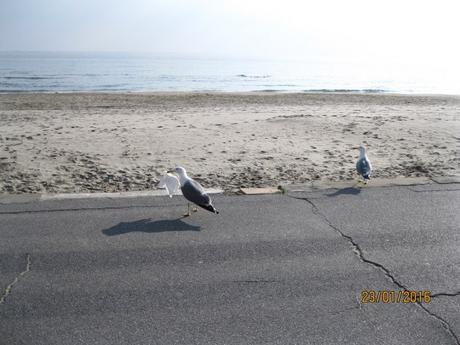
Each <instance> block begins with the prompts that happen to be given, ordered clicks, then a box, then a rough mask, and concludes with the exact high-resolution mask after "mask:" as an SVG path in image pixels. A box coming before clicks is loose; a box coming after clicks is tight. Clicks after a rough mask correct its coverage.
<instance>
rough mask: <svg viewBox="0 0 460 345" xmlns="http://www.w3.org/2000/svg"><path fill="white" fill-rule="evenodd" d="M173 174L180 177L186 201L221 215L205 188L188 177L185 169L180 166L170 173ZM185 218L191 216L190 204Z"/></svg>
mask: <svg viewBox="0 0 460 345" xmlns="http://www.w3.org/2000/svg"><path fill="white" fill-rule="evenodd" d="M172 172H174V173H176V174H177V175H178V176H179V182H180V189H181V191H182V194H183V195H184V197H185V199H187V200H188V201H191V202H193V203H194V204H196V205H198V206H200V207H202V208H204V209H205V210H208V211H210V212H213V213H216V214H219V211H217V210H216V208H215V207H214V206H213V204H212V200H211V197H210V196H209V195H208V194H206V192H205V191H204V189H203V187H201V185H200V184H199V183H198V182H196V181H195V180H193V179H192V178H190V177H188V175H187V172H186V171H185V169H184V168H183V167H180V166H178V167H176V168H175V169H174V170H170V171H168V173H172ZM194 211H196V210H194ZM184 216H186V217H188V216H190V203H188V208H187V213H186V214H185V215H184Z"/></svg>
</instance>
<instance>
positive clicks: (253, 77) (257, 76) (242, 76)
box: [236, 74, 271, 79]
mask: <svg viewBox="0 0 460 345" xmlns="http://www.w3.org/2000/svg"><path fill="white" fill-rule="evenodd" d="M236 76H237V77H240V78H249V79H266V78H270V77H271V75H269V74H265V75H248V74H237V75H236Z"/></svg>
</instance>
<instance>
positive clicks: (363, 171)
mask: <svg viewBox="0 0 460 345" xmlns="http://www.w3.org/2000/svg"><path fill="white" fill-rule="evenodd" d="M356 170H357V171H358V174H360V175H361V176H362V177H363V179H364V183H367V180H370V179H371V172H372V165H371V161H370V160H369V158H368V157H367V154H366V149H365V148H364V146H363V145H362V144H361V145H360V146H359V158H358V161H357V162H356Z"/></svg>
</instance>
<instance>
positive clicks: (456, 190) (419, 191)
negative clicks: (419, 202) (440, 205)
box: [407, 187, 460, 193]
mask: <svg viewBox="0 0 460 345" xmlns="http://www.w3.org/2000/svg"><path fill="white" fill-rule="evenodd" d="M407 189H409V190H410V191H411V192H414V193H431V192H458V191H459V190H460V188H457V189H447V188H446V189H427V190H416V189H413V188H410V187H407Z"/></svg>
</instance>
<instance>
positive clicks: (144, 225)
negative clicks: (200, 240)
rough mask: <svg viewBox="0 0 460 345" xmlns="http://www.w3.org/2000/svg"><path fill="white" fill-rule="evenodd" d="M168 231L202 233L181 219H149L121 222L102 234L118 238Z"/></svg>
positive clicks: (198, 228) (196, 227) (197, 227)
mask: <svg viewBox="0 0 460 345" xmlns="http://www.w3.org/2000/svg"><path fill="white" fill-rule="evenodd" d="M166 231H200V227H199V226H196V225H190V224H187V223H186V222H184V221H183V220H182V219H181V218H178V219H174V220H168V219H165V220H155V221H152V220H151V219H150V218H147V219H141V220H136V221H134V222H121V223H118V224H117V225H114V226H112V227H111V228H108V229H104V230H102V233H103V234H104V235H107V236H116V235H123V234H127V233H130V232H147V233H158V232H166Z"/></svg>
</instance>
